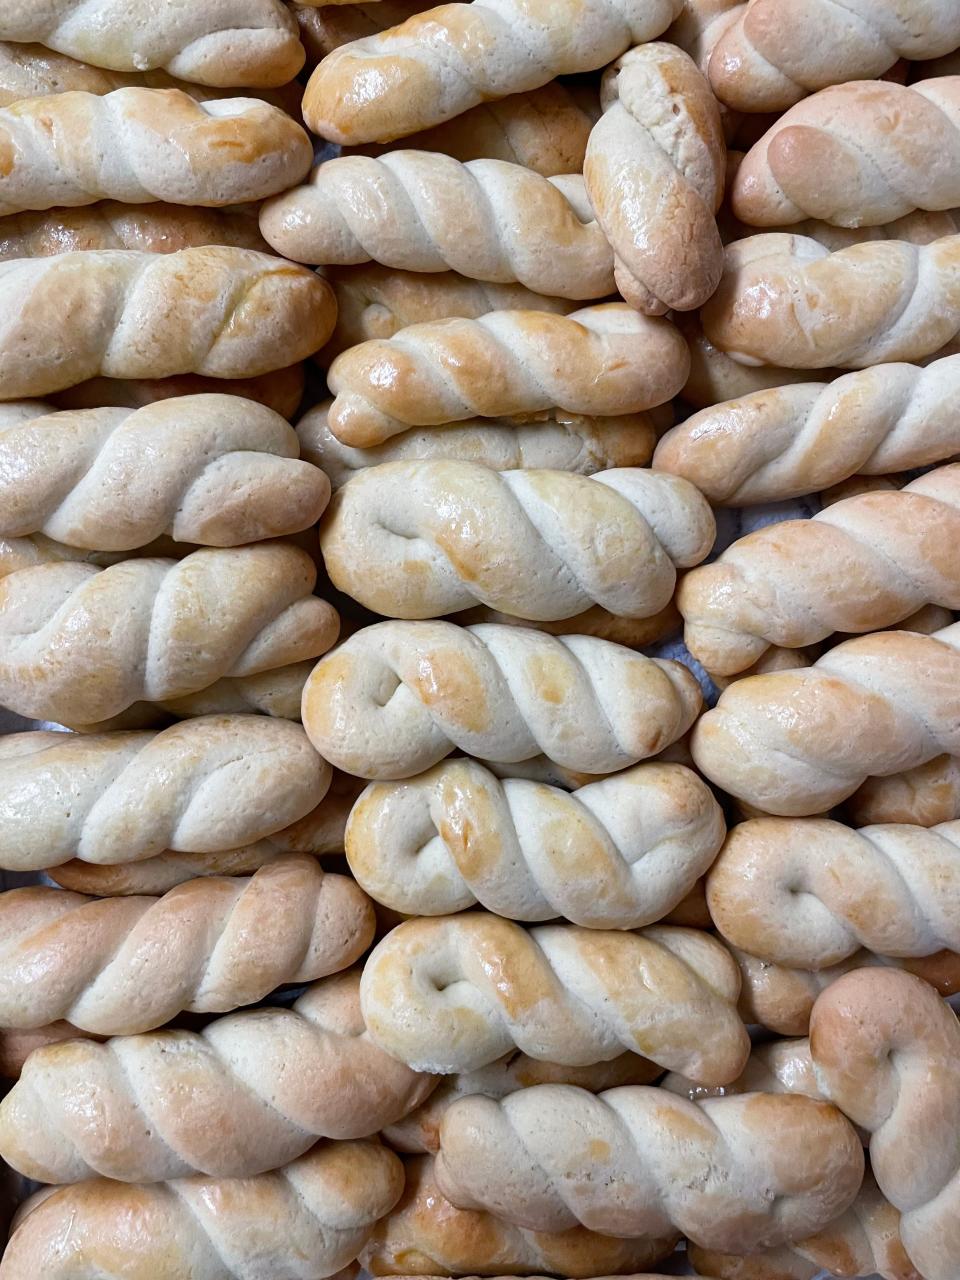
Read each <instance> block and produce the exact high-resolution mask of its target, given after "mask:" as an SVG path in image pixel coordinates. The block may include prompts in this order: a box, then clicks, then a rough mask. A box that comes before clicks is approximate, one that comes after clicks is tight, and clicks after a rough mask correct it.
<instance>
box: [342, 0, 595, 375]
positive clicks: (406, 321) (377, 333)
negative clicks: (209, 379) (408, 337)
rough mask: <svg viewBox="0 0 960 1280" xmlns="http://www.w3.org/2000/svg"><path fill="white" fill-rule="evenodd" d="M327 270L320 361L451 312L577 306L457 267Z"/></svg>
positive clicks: (468, 315)
mask: <svg viewBox="0 0 960 1280" xmlns="http://www.w3.org/2000/svg"><path fill="white" fill-rule="evenodd" d="M378 3H380V4H382V3H383V0H378ZM323 274H324V277H325V278H326V279H327V280H328V281H329V283H330V284H331V285H332V286H333V291H334V293H335V294H336V298H337V324H336V328H335V329H334V331H333V337H332V338H331V339H330V341H329V342H328V343H327V345H326V346H325V347H324V348H323V350H322V351H320V352H318V353H317V356H316V359H317V361H318V363H320V364H321V365H329V364H330V363H331V362H332V361H333V358H334V357H335V356H337V355H339V354H340V352H341V351H345V350H346V349H347V348H348V347H355V346H357V345H358V344H359V343H361V342H368V341H369V340H370V339H371V338H392V337H393V335H394V334H395V333H398V332H399V331H400V330H401V329H405V328H406V327H407V326H408V325H412V324H424V323H426V322H427V321H430V320H447V319H449V318H450V317H451V316H461V317H463V318H464V319H466V320H476V319H478V318H479V317H480V316H485V315H486V314H487V312H488V311H552V312H555V313H556V314H557V315H561V316H565V315H569V313H570V312H571V311H575V310H576V308H577V303H576V302H571V301H570V300H569V299H567V298H547V297H545V296H544V295H542V294H539V293H532V292H531V291H530V290H529V289H525V288H524V287H523V285H520V284H490V283H489V282H487V281H482V280H468V279H466V277H465V276H458V275H455V274H454V272H452V271H438V272H432V273H430V274H422V273H419V272H415V271H392V270H390V268H388V267H381V266H380V265H379V264H378V263H370V264H368V265H366V266H358V267H328V268H326V269H325V270H324V273H323Z"/></svg>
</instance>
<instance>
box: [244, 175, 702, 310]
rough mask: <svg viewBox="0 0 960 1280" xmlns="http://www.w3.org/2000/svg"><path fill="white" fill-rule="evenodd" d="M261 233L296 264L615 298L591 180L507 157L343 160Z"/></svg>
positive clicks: (290, 199)
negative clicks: (545, 173) (550, 174)
mask: <svg viewBox="0 0 960 1280" xmlns="http://www.w3.org/2000/svg"><path fill="white" fill-rule="evenodd" d="M298 176H299V175H298ZM287 185H288V186H292V183H288V184H287ZM260 230H261V233H262V234H263V236H264V238H265V239H266V240H267V242H268V243H269V244H270V245H272V246H273V248H274V249H275V250H276V252H277V253H280V254H283V256H284V257H286V258H292V259H294V260H295V261H297V262H312V263H336V264H339V265H341V266H348V265H350V264H353V263H361V262H369V261H370V260H371V259H372V260H374V261H375V262H379V263H382V264H383V265H384V266H387V267H393V268H400V269H402V270H406V271H425V272H433V271H448V270H453V271H457V272H459V273H460V274H461V275H463V276H466V277H468V278H472V279H477V280H492V281H498V282H501V283H511V282H514V281H516V282H518V283H520V284H522V285H525V286H526V287H527V288H528V289H532V290H534V292H536V293H542V294H549V295H555V296H562V297H566V298H602V297H605V296H606V295H608V294H611V293H613V292H614V291H615V286H614V280H613V254H612V253H611V251H610V245H609V244H608V243H607V240H606V238H605V236H604V234H603V232H602V231H601V230H600V225H599V223H598V222H597V221H596V219H595V218H594V214H593V210H592V209H591V207H590V201H589V200H588V199H587V193H586V189H585V188H584V183H583V178H582V177H581V176H580V175H579V174H567V175H565V176H562V177H556V178H544V177H541V175H540V174H538V173H534V172H533V170H532V169H524V168H523V167H522V166H521V165H518V164H508V163H507V162H506V161H503V160H471V161H469V162H468V163H467V164H461V163H460V162H459V161H458V160H454V159H453V158H452V157H451V156H445V155H441V154H440V153H438V152H433V151H394V152H392V153H390V154H387V155H382V156H379V157H377V158H376V159H375V158H374V157H372V156H339V157H337V158H336V159H333V160H327V161H325V162H324V163H323V164H320V165H318V166H317V167H316V168H315V169H314V170H313V172H312V173H311V174H310V179H309V182H307V183H306V184H305V185H304V186H300V187H295V188H294V189H293V190H292V191H285V193H284V194H283V195H281V196H277V197H276V198H275V199H273V200H270V201H269V202H268V203H267V204H265V205H264V206H263V208H262V209H261V211H260ZM718 278H719V272H718Z"/></svg>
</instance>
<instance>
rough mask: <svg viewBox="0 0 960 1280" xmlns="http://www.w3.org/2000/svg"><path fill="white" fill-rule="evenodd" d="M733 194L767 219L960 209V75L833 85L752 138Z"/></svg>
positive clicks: (752, 218)
mask: <svg viewBox="0 0 960 1280" xmlns="http://www.w3.org/2000/svg"><path fill="white" fill-rule="evenodd" d="M958 37H960V24H958ZM731 202H732V206H733V211H734V213H735V214H736V215H737V217H738V218H741V219H742V220H743V221H744V222H747V223H750V224H752V225H753V226H757V227H775V226H783V225H784V224H786V223H790V222H798V221H799V220H800V219H801V218H821V219H823V221H824V222H832V223H837V224H838V225H840V226H841V227H859V226H862V225H864V224H866V225H868V226H870V225H879V224H880V223H884V222H892V221H893V220H894V219H895V218H902V217H903V216H904V215H905V214H907V213H910V212H911V211H912V210H914V209H933V210H938V209H952V208H953V207H954V206H955V205H958V204H960V76H943V77H942V78H939V79H935V80H923V81H921V82H920V83H918V84H913V85H911V86H910V87H909V88H908V87H907V86H906V85H901V84H890V83H888V82H885V81H870V80H864V81H859V82H857V83H855V84H839V85H835V86H834V87H833V88H831V89H824V90H823V91H822V92H821V93H818V94H815V95H814V96H813V97H812V98H808V99H807V100H806V101H805V102H801V103H799V104H798V105H797V106H795V107H793V108H792V109H791V110H790V111H788V112H787V113H786V115H784V116H781V117H780V119H779V120H778V121H777V122H776V123H775V124H774V125H773V126H772V127H771V128H770V129H768V130H767V132H766V133H765V134H764V135H763V137H762V138H761V139H760V141H759V142H758V143H757V144H756V146H754V147H752V148H751V150H750V152H749V153H748V154H747V156H746V158H745V159H744V161H743V163H742V164H741V165H740V168H739V170H738V172H737V176H736V178H735V179H734V183H733V189H732V192H731Z"/></svg>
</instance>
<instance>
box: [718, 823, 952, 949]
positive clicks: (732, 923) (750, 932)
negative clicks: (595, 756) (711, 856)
mask: <svg viewBox="0 0 960 1280" xmlns="http://www.w3.org/2000/svg"><path fill="white" fill-rule="evenodd" d="M707 901H708V903H709V906H710V914H711V916H712V917H713V921H714V924H715V925H716V927H717V928H718V929H719V931H720V933H721V934H722V935H723V936H724V937H725V938H726V939H728V940H729V941H730V942H732V943H734V944H735V945H736V946H737V947H742V948H743V949H744V950H745V951H749V952H750V953H751V954H752V955H755V956H758V957H760V958H762V959H765V960H772V961H774V962H776V963H777V964H782V965H795V966H798V967H801V968H805V969H820V968H823V967H825V966H827V965H833V964H837V963H838V962H839V961H841V960H845V959H846V958H847V956H850V955H853V953H854V952H855V951H856V950H857V949H858V948H859V947H865V948H866V949H867V950H868V951H873V952H877V953H879V954H881V955H887V956H926V955H931V954H932V953H934V952H936V951H939V950H940V949H941V948H946V949H948V950H952V951H960V823H957V822H949V823H944V824H943V825H942V826H939V827H934V828H933V829H932V830H928V829H926V828H924V827H911V826H874V827H865V828H863V829H862V830H860V831H852V830H851V829H850V828H849V827H845V826H842V825H841V824H840V823H838V822H828V821H826V820H824V819H819V818H807V819H803V818H800V819H793V820H788V819H778V818H757V819H755V820H752V821H750V822H745V823H742V824H741V825H740V826H737V827H734V828H733V829H732V830H731V832H730V834H729V836H728V837H727V840H726V843H725V844H724V847H723V849H722V850H721V852H720V856H719V857H718V859H717V861H716V863H715V865H714V867H713V869H712V870H711V872H710V875H709V878H708V881H707Z"/></svg>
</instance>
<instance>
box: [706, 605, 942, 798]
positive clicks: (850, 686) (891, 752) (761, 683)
mask: <svg viewBox="0 0 960 1280" xmlns="http://www.w3.org/2000/svg"><path fill="white" fill-rule="evenodd" d="M691 749H692V752H693V757H694V759H695V761H696V763H697V766H698V768H700V769H701V771H702V772H703V773H705V774H706V775H707V777H708V778H709V779H710V780H711V781H712V782H715V783H716V784H717V785H718V786H720V787H722V788H723V789H724V790H725V791H729V792H730V793H731V794H732V795H735V796H738V797H739V798H740V799H741V800H746V801H747V802H748V803H749V804H752V805H754V806H755V807H756V808H758V809H761V810H763V811H764V812H766V813H771V814H780V815H783V816H786V817H801V816H803V815H805V814H817V813H823V812H824V811H825V810H827V809H829V808H831V807H832V806H833V805H835V804H838V803H839V802H840V801H841V800H844V799H846V797H847V796H849V795H851V794H852V793H853V792H854V791H855V790H856V789H857V787H859V786H860V784H861V783H862V782H864V781H865V780H866V779H867V778H869V777H872V776H875V775H881V776H882V775H884V774H890V773H900V772H902V771H903V770H904V769H912V768H914V767H915V766H916V765H919V764H925V763H926V762H927V761H928V760H932V759H933V758H934V757H935V756H939V755H944V754H946V755H960V624H954V625H953V626H951V627H945V628H944V629H943V630H942V631H937V632H935V633H934V634H933V635H929V636H928V635H918V634H916V633H914V632H908V631H880V632H876V633H875V634H873V635H868V636H858V637H856V638H855V639H853V640H848V641H846V642H845V643H843V644H839V645H837V647H836V648H835V649H831V650H830V651H829V653H826V654H824V656H823V657H822V658H820V660H819V661H818V662H816V663H815V664H814V665H813V666H812V667H807V668H805V669H803V670H798V671H779V672H777V673H775V674H771V675H765V676H750V677H748V678H746V679H744V680H737V681H736V682H735V683H734V684H732V685H730V687H729V688H728V689H726V690H725V691H724V693H723V694H721V697H720V701H719V702H718V703H717V706H716V707H715V708H714V709H713V710H712V711H708V712H707V713H706V714H705V715H704V716H702V717H701V719H700V721H699V723H698V724H697V726H696V728H695V729H694V733H693V738H692V743H691Z"/></svg>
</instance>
